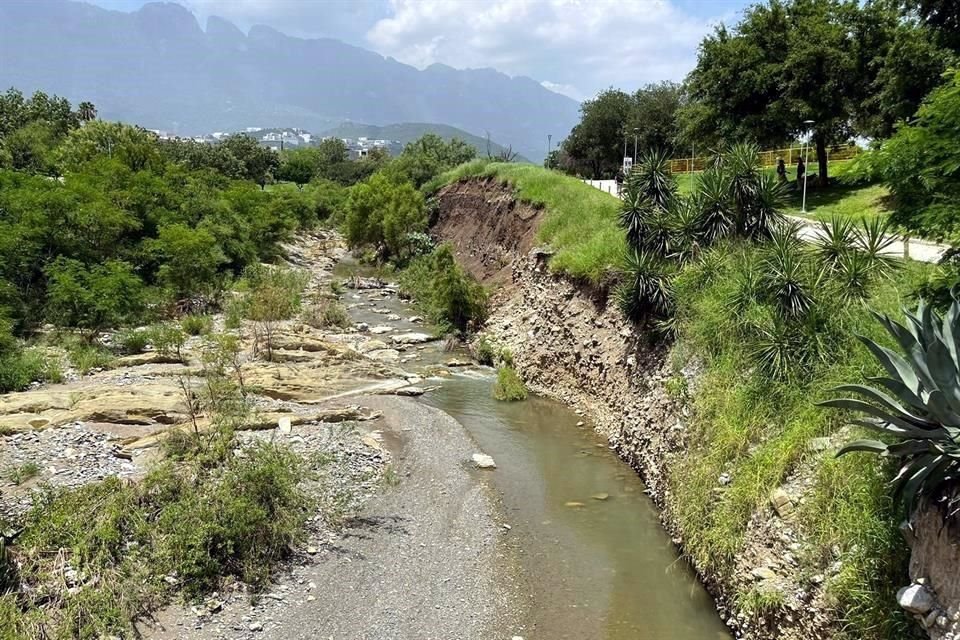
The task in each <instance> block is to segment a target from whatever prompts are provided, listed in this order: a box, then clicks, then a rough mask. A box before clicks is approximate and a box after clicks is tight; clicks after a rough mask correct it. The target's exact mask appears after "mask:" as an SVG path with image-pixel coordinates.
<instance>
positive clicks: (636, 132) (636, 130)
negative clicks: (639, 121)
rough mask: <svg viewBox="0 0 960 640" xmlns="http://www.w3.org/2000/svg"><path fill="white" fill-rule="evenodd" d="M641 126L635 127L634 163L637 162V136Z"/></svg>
mask: <svg viewBox="0 0 960 640" xmlns="http://www.w3.org/2000/svg"><path fill="white" fill-rule="evenodd" d="M639 132H640V128H639V127H634V128H633V164H637V136H639V135H640V134H639Z"/></svg>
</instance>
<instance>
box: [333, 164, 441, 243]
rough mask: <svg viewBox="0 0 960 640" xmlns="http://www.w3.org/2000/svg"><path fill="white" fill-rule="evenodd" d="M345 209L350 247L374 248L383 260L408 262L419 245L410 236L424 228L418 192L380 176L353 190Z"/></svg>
mask: <svg viewBox="0 0 960 640" xmlns="http://www.w3.org/2000/svg"><path fill="white" fill-rule="evenodd" d="M346 210H347V215H346V235H347V240H348V241H349V242H350V244H351V246H354V247H360V246H364V245H370V246H373V247H375V248H376V249H377V252H378V254H379V256H380V257H381V258H384V259H385V258H397V259H398V260H400V261H405V260H407V259H409V258H410V256H411V251H412V248H413V247H414V246H417V243H418V240H417V236H411V234H412V233H415V232H419V231H425V230H426V227H427V214H426V210H425V209H424V203H423V196H422V195H421V194H420V192H419V191H417V190H416V189H415V188H414V187H413V186H412V185H411V184H410V183H409V182H396V181H394V180H392V179H390V178H389V177H387V176H386V175H385V174H383V173H376V174H374V175H373V176H371V177H370V179H369V180H368V181H366V182H363V183H361V184H358V185H356V186H355V187H353V188H352V189H351V190H350V199H349V200H348V202H347V205H346ZM411 243H413V244H411Z"/></svg>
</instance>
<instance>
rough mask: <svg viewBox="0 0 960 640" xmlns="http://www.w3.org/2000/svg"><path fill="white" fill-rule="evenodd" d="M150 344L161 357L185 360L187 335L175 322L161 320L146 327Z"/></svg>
mask: <svg viewBox="0 0 960 640" xmlns="http://www.w3.org/2000/svg"><path fill="white" fill-rule="evenodd" d="M146 334H147V337H148V340H149V341H150V346H152V347H153V350H154V351H155V352H156V353H157V355H159V356H160V357H161V358H168V359H171V360H176V361H178V362H179V361H181V360H183V345H184V343H185V342H186V341H187V336H186V334H185V333H184V332H183V329H181V328H180V326H179V325H177V324H176V323H173V322H161V323H159V324H155V325H152V326H150V327H149V328H147V329H146Z"/></svg>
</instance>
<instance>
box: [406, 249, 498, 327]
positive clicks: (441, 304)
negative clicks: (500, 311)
mask: <svg viewBox="0 0 960 640" xmlns="http://www.w3.org/2000/svg"><path fill="white" fill-rule="evenodd" d="M400 283H401V285H402V287H403V289H404V293H406V294H407V295H410V296H412V297H413V298H414V300H415V301H416V303H417V305H418V306H419V307H420V308H421V309H422V310H423V312H424V314H425V315H427V316H428V317H429V318H430V320H431V321H433V322H434V323H436V324H438V325H440V326H441V328H446V327H449V328H452V329H455V330H457V331H460V332H468V331H471V330H475V329H477V328H479V327H480V325H481V324H482V323H483V322H484V321H485V320H486V318H487V302H488V298H487V292H486V291H485V290H484V288H483V286H481V285H480V284H479V283H477V282H476V281H474V280H473V279H472V278H471V277H470V275H469V274H467V273H466V272H465V271H464V270H463V268H462V267H460V265H458V264H457V263H456V260H455V259H454V257H453V252H452V251H451V250H450V247H449V246H448V245H441V246H440V247H438V248H437V250H436V251H434V252H433V253H431V254H429V255H426V256H422V257H420V258H417V259H415V260H414V261H413V262H411V263H410V266H409V268H407V269H406V270H405V271H404V272H403V273H402V274H401V276H400Z"/></svg>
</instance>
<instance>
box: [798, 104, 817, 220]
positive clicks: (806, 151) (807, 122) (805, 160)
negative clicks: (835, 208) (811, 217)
mask: <svg viewBox="0 0 960 640" xmlns="http://www.w3.org/2000/svg"><path fill="white" fill-rule="evenodd" d="M803 124H805V125H806V129H807V135H806V139H807V140H806V142H807V146H806V148H805V149H804V151H803V199H802V201H801V203H800V211H801V212H803V213H806V212H807V174H808V173H810V168H809V167H808V166H807V163H808V162H809V161H810V137H811V136H812V135H813V132H812V130H811V128H810V127H811V125H813V124H814V122H813V120H804V121H803Z"/></svg>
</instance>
